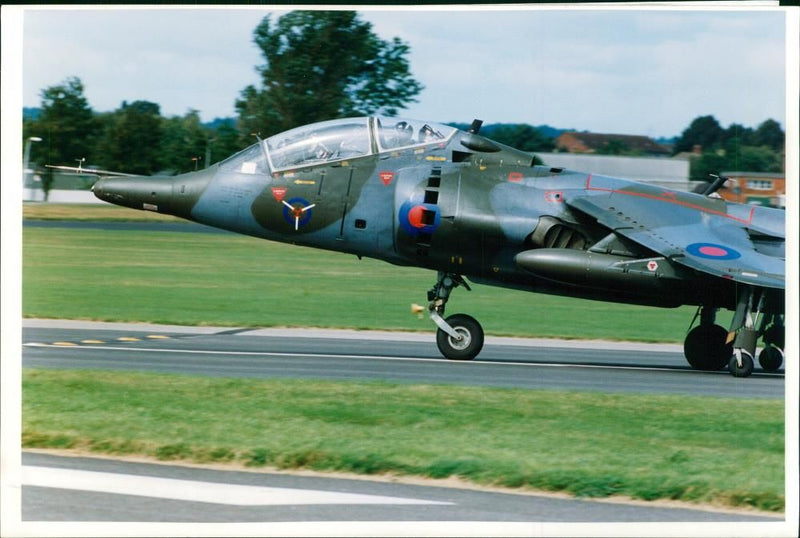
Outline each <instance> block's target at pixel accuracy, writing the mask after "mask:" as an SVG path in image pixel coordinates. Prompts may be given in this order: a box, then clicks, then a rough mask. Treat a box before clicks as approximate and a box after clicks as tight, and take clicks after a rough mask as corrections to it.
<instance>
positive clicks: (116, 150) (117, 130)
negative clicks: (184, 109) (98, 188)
mask: <svg viewBox="0 0 800 538" xmlns="http://www.w3.org/2000/svg"><path fill="white" fill-rule="evenodd" d="M162 121H163V118H162V117H161V112H160V107H159V106H158V105H157V104H156V103H151V102H149V101H134V102H133V103H131V104H128V103H126V102H123V103H122V107H121V108H120V109H118V110H116V111H114V112H113V113H111V114H108V115H106V116H104V117H103V123H104V124H105V128H104V136H103V138H102V140H101V141H100V143H99V144H98V151H97V153H98V154H99V155H98V157H99V158H98V160H99V161H100V162H101V163H102V165H103V168H106V169H109V170H117V171H120V172H128V173H131V174H143V175H147V174H152V173H153V172H156V171H157V170H159V168H160V166H161V163H160V155H159V149H160V145H161V131H162V127H161V125H162Z"/></svg>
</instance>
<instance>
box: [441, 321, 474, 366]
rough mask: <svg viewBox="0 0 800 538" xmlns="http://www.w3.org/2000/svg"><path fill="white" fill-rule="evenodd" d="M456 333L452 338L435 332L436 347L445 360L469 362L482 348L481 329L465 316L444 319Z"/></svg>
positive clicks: (444, 333) (442, 331)
mask: <svg viewBox="0 0 800 538" xmlns="http://www.w3.org/2000/svg"><path fill="white" fill-rule="evenodd" d="M445 322H447V324H448V325H450V326H451V327H452V328H453V330H454V331H455V332H456V333H458V336H459V338H454V337H453V336H451V335H450V334H448V333H447V332H445V331H444V330H442V329H439V330H437V331H436V345H437V346H438V347H439V351H440V352H441V353H442V355H444V356H445V358H447V359H450V360H457V361H471V360H472V359H474V358H475V357H476V356H477V355H478V353H480V351H481V348H483V328H482V327H481V324H480V323H478V322H477V321H476V320H475V318H473V317H472V316H468V315H467V314H453V315H452V316H449V317H448V318H447V319H445Z"/></svg>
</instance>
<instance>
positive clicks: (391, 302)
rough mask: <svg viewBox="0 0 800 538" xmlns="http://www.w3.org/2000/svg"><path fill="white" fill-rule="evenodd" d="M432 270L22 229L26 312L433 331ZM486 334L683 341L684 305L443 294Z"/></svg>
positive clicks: (226, 242) (264, 247) (172, 239)
mask: <svg viewBox="0 0 800 538" xmlns="http://www.w3.org/2000/svg"><path fill="white" fill-rule="evenodd" d="M434 281H435V274H434V273H433V272H432V271H425V270H421V269H415V268H405V267H396V266H393V265H390V264H387V263H385V262H380V261H376V260H370V259H366V258H365V259H363V260H358V259H357V258H356V257H355V256H351V255H350V256H348V255H344V254H339V253H332V252H326V251H319V250H314V249H308V248H302V247H295V246H291V245H285V244H279V243H272V242H268V241H263V240H259V239H255V238H250V237H244V236H238V235H222V234H220V235H216V234H191V233H180V232H172V233H170V232H136V231H104V230H76V229H66V228H26V229H25V230H24V232H23V313H24V315H25V316H26V317H42V318H60V317H63V318H70V319H93V320H106V321H145V322H155V323H174V324H185V325H197V324H207V325H221V326H262V327H266V326H314V327H346V328H356V329H389V330H416V331H433V329H434V326H433V324H432V323H431V322H430V320H428V319H427V317H426V318H425V319H420V318H418V317H415V316H412V315H411V312H410V305H411V303H419V304H425V302H426V297H425V294H426V291H427V290H428V289H430V287H431V286H432V285H433V283H434ZM448 312H450V313H455V312H467V313H469V314H471V315H473V316H475V317H476V318H477V319H478V320H480V321H481V323H482V324H483V325H484V328H485V330H486V332H487V333H490V334H502V335H524V336H541V337H564V338H600V339H612V340H639V341H667V342H669V341H672V342H680V341H682V339H683V337H684V335H685V333H686V330H687V327H688V325H689V322H690V321H691V319H692V316H693V314H694V309H693V308H690V307H682V308H679V309H660V308H651V307H640V306H629V305H618V304H611V303H604V302H597V301H585V300H579V299H569V298H561V297H551V296H545V295H539V294H530V293H523V292H516V291H511V290H504V289H500V288H494V287H489V286H475V287H474V288H473V291H472V292H467V291H466V290H464V289H462V288H459V289H457V290H456V291H454V292H453V295H452V296H451V300H450V302H449V304H448Z"/></svg>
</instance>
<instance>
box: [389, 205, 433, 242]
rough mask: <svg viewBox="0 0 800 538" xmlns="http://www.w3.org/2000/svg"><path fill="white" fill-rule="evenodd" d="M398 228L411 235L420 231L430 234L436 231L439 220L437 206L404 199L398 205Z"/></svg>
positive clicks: (415, 234)
mask: <svg viewBox="0 0 800 538" xmlns="http://www.w3.org/2000/svg"><path fill="white" fill-rule="evenodd" d="M398 216H399V219H400V228H401V229H402V230H403V231H404V232H406V233H407V234H408V235H410V236H412V237H416V236H417V235H419V234H420V233H428V234H431V233H433V232H435V231H436V228H438V227H439V222H440V221H441V215H440V213H439V206H437V205H435V204H426V203H416V202H415V201H413V200H408V201H406V202H405V203H404V204H403V205H402V206H400V213H399V215H398Z"/></svg>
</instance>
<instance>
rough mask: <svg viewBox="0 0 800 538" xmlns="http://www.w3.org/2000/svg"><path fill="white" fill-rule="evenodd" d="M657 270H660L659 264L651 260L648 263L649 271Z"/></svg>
mask: <svg viewBox="0 0 800 538" xmlns="http://www.w3.org/2000/svg"><path fill="white" fill-rule="evenodd" d="M656 269H658V262H656V261H655V260H650V261H649V262H647V270H648V271H655V270H656Z"/></svg>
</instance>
